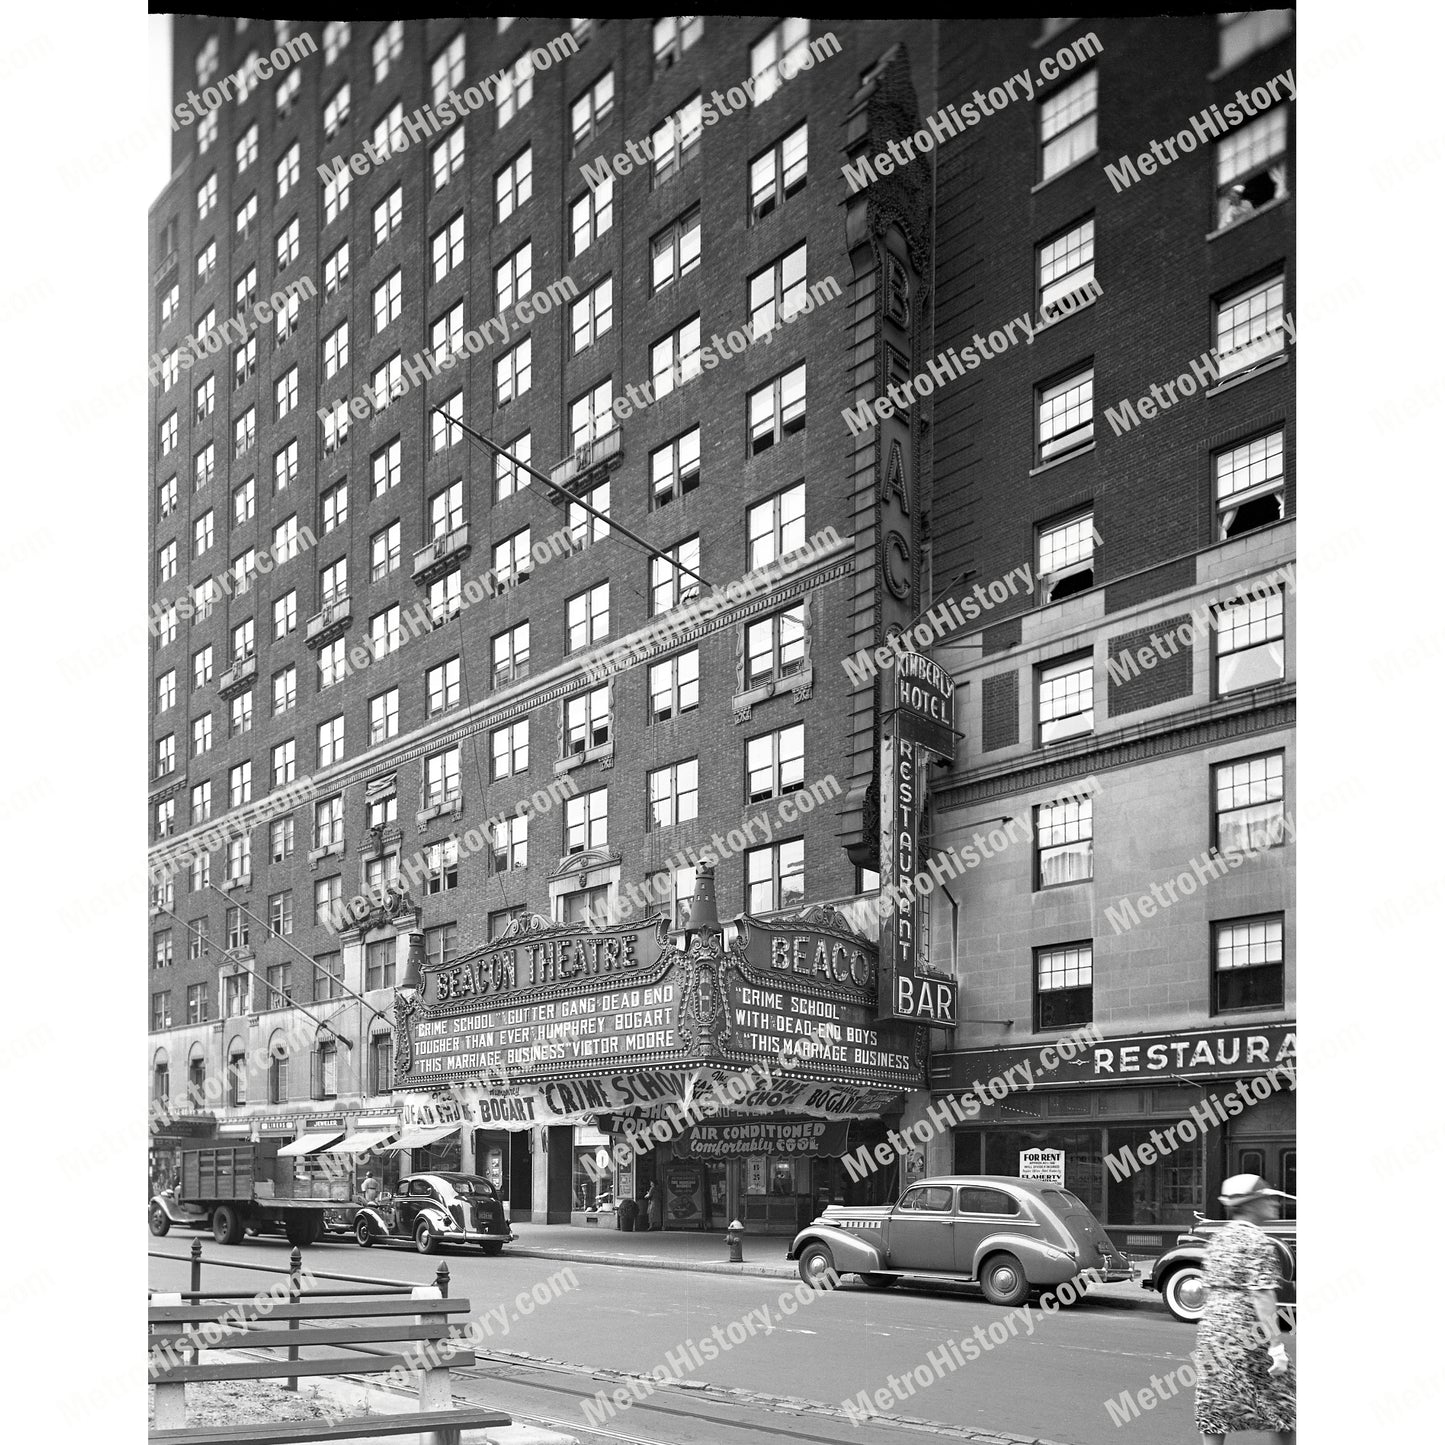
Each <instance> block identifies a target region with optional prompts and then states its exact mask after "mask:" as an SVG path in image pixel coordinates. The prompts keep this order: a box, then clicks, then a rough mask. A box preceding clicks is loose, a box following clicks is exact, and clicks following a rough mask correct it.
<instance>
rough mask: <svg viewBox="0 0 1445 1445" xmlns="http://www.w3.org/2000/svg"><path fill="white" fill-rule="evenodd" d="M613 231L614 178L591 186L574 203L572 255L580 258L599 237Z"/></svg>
mask: <svg viewBox="0 0 1445 1445" xmlns="http://www.w3.org/2000/svg"><path fill="white" fill-rule="evenodd" d="M611 229H612V178H611V177H610V176H609V177H608V178H607V179H606V180H605V181H603V182H602V184H601V185H599V186H598V187H597V189H596V190H593V189H592V188H591V187H590V186H589V187H588V188H587V190H586V191H584V192H583V193H582V195H580V196H579V197H578V198H577V199H576V200H575V201H573V202H572V255H573V256H574V257H577V256H580V255H581V254H582V253H583V252H584V251H585V250H586V249H587V248H588V247H589V246H590V245H591V244H592V243H593V242H594V241H595V240H597V238H598V237H599V236H603V235H606V233H607V232H608V231H610V230H611Z"/></svg>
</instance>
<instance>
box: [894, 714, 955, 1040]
mask: <svg viewBox="0 0 1445 1445" xmlns="http://www.w3.org/2000/svg"><path fill="white" fill-rule="evenodd" d="M880 761H881V769H880V779H879V781H880V783H881V787H880V790H879V797H880V801H881V808H880V811H879V817H880V830H879V831H880V834H881V837H880V843H879V852H878V861H879V863H880V864H881V867H880V869H879V880H878V881H879V889H880V895H881V896H882V897H885V898H892V899H893V900H894V903H893V907H892V908H891V909H890V910H889V911H888V913H887V916H886V917H884V918H881V919H880V920H879V925H878V1018H879V1020H880V1022H882V1021H886V1020H889V1019H911V1020H912V1021H913V1022H915V1023H931V1024H935V1025H937V1026H939V1027H943V1028H952V1027H953V1026H954V1025H955V1023H956V1022H957V1020H958V985H957V984H956V983H955V982H954V981H953V980H952V979H944V978H932V977H927V976H925V975H923V974H922V972H921V968H922V966H923V965H924V964H926V962H927V942H926V939H925V938H924V936H923V928H922V926H921V923H920V920H919V917H918V895H917V883H918V864H919V858H918V817H919V804H920V802H921V801H922V797H923V778H922V771H923V764H924V750H923V749H922V748H921V747H919V745H918V744H917V743H915V742H914V740H913V739H912V738H911V737H908V736H906V735H904V734H899V733H897V732H895V731H894V730H893V729H886V730H885V731H884V733H883V737H882V739H881V741H880Z"/></svg>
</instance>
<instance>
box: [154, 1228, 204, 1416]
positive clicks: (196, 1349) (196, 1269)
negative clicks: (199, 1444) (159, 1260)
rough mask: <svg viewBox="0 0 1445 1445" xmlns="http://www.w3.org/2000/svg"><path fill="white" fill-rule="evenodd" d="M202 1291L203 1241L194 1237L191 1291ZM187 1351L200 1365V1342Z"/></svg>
mask: <svg viewBox="0 0 1445 1445" xmlns="http://www.w3.org/2000/svg"><path fill="white" fill-rule="evenodd" d="M200 1292H201V1241H200V1240H199V1239H193V1240H192V1241H191V1293H192V1294H200ZM192 1303H194V1304H200V1300H194V1301H192ZM194 1328H195V1327H194V1326H192V1329H194ZM186 1353H187V1354H189V1356H190V1360H191V1363H192V1364H193V1365H199V1364H200V1363H201V1347H200V1346H199V1345H198V1344H194V1343H193V1344H192V1345H191V1346H190V1348H189V1350H188V1351H186ZM156 1428H157V1429H161V1428H162V1427H161V1426H159V1425H158V1426H157V1427H156Z"/></svg>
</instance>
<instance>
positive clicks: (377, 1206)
mask: <svg viewBox="0 0 1445 1445" xmlns="http://www.w3.org/2000/svg"><path fill="white" fill-rule="evenodd" d="M355 1230H356V1242H357V1243H358V1244H359V1245H362V1246H363V1247H364V1246H366V1245H371V1244H379V1243H385V1244H395V1243H401V1244H415V1245H416V1247H417V1249H419V1250H420V1251H421V1253H423V1254H435V1253H436V1252H437V1250H438V1249H440V1248H441V1246H442V1245H443V1244H479V1245H481V1247H482V1253H483V1254H500V1253H501V1252H502V1246H503V1245H504V1244H506V1243H507V1242H508V1241H509V1240H512V1239H515V1238H516V1237H517V1236H516V1235H514V1234H513V1233H512V1228H511V1225H509V1224H508V1223H507V1217H506V1211H505V1210H504V1209H503V1207H502V1197H501V1195H500V1194H498V1193H497V1190H496V1188H495V1187H494V1186H493V1185H492V1183H491V1181H490V1180H487V1179H483V1178H481V1177H480V1176H478V1175H476V1174H454V1173H451V1172H446V1173H439V1174H409V1175H407V1177H406V1178H405V1179H402V1180H401V1181H400V1182H399V1183H398V1184H397V1186H396V1192H395V1193H394V1194H384V1195H382V1197H381V1198H380V1199H379V1200H377V1201H376V1203H374V1204H363V1205H362V1206H361V1207H360V1208H359V1209H357V1211H356V1224H355Z"/></svg>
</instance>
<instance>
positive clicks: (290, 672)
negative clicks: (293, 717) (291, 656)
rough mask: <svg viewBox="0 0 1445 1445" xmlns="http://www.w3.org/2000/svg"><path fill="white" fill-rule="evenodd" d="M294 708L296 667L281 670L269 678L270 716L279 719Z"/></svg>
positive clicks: (293, 665)
mask: <svg viewBox="0 0 1445 1445" xmlns="http://www.w3.org/2000/svg"><path fill="white" fill-rule="evenodd" d="M295 706H296V665H295V664H294V663H293V664H292V665H291V666H290V667H285V668H282V669H281V671H280V672H277V673H273V674H272V676H271V716H272V717H280V716H281V714H282V713H284V712H290V711H291V709H292V708H293V707H295Z"/></svg>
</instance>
